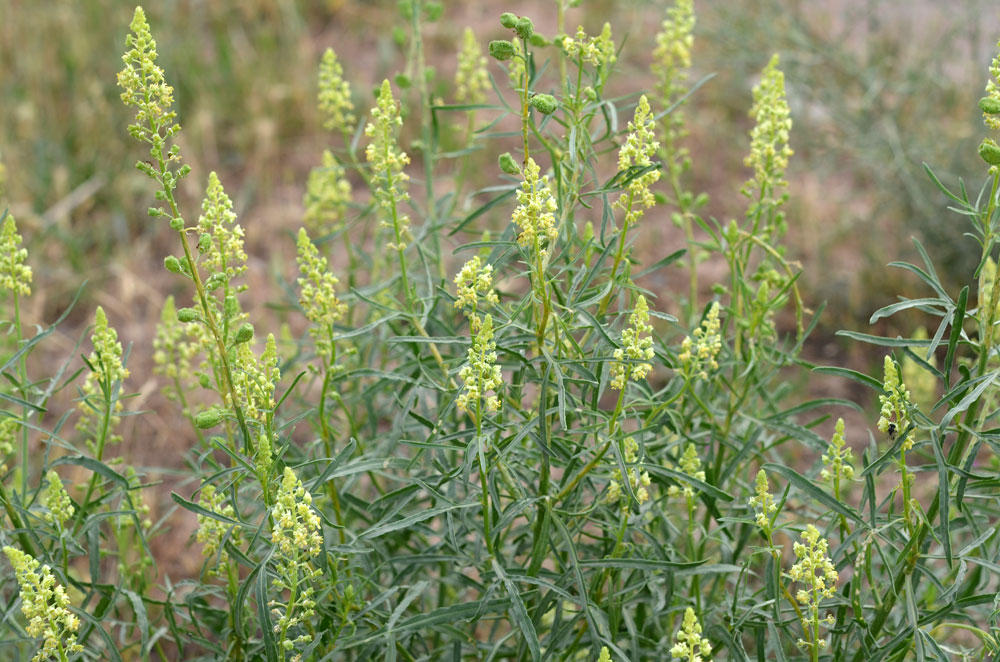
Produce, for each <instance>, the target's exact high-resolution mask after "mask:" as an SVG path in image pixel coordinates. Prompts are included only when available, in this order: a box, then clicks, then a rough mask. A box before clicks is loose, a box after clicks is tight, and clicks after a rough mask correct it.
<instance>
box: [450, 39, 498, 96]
mask: <svg viewBox="0 0 1000 662" xmlns="http://www.w3.org/2000/svg"><path fill="white" fill-rule="evenodd" d="M489 89H490V76H489V74H488V73H487V71H486V56H484V55H483V49H482V47H480V45H479V40H478V39H476V33H475V32H473V31H472V28H465V32H464V33H463V34H462V49H461V50H460V51H459V52H458V69H457V70H456V71H455V99H456V100H457V101H458V102H459V103H472V104H475V103H486V92H487V90H489Z"/></svg>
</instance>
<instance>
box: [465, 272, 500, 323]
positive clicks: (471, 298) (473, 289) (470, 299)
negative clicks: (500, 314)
mask: <svg viewBox="0 0 1000 662" xmlns="http://www.w3.org/2000/svg"><path fill="white" fill-rule="evenodd" d="M480 299H483V300H485V302H486V303H487V304H490V305H492V306H495V305H497V304H499V303H500V299H499V297H498V296H497V292H496V290H494V289H493V265H492V264H483V261H482V259H480V257H479V256H478V255H477V256H475V257H473V258H472V259H471V260H469V261H468V262H466V263H465V264H464V265H462V269H461V271H459V272H458V274H457V275H456V276H455V307H456V308H464V309H466V310H465V314H466V315H467V316H468V318H469V323H470V325H471V326H472V330H473V331H475V330H476V329H478V328H479V325H480V324H481V320H480V318H479V315H478V314H477V312H478V310H479V301H480Z"/></svg>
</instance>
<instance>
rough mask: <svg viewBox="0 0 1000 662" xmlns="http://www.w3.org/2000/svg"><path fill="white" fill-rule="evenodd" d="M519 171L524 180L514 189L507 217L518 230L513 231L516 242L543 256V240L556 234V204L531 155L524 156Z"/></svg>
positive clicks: (549, 239) (554, 238) (552, 238)
mask: <svg viewBox="0 0 1000 662" xmlns="http://www.w3.org/2000/svg"><path fill="white" fill-rule="evenodd" d="M523 174H524V181H523V182H521V190H519V191H518V192H517V203H518V205H517V208H516V209H515V210H514V216H513V218H512V219H511V220H512V221H513V222H514V225H516V226H517V227H518V228H520V230H521V232H520V233H519V234H518V235H517V243H518V245H520V246H521V247H523V248H530V249H532V251H533V252H535V251H537V252H538V254H539V255H540V257H541V259H543V260H544V259H545V256H546V255H547V254H548V251H547V249H546V248H544V244H545V242H547V241H555V240H556V239H557V238H558V237H559V230H558V229H557V228H556V215H555V212H556V210H557V209H558V208H559V205H558V204H557V203H556V199H555V197H553V195H552V190H551V189H550V188H549V178H548V176H545V177H541V176H540V174H541V168H539V167H538V164H537V163H535V160H534V159H533V158H530V157H529V158H528V162H527V163H526V164H525V166H524V173H523Z"/></svg>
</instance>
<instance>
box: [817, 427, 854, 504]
mask: <svg viewBox="0 0 1000 662" xmlns="http://www.w3.org/2000/svg"><path fill="white" fill-rule="evenodd" d="M852 462H854V452H853V451H851V448H850V446H848V445H847V444H846V442H845V441H844V419H842V418H838V419H837V425H836V427H835V428H834V431H833V438H832V439H831V440H830V447H829V448H828V449H827V451H826V453H824V454H823V470H822V471H821V472H820V476H821V477H822V478H823V480H829V481H832V482H834V483H835V484H836V485H837V487H838V488H839V486H840V481H841V480H851V479H852V478H854V466H853V465H852V464H851V463H852Z"/></svg>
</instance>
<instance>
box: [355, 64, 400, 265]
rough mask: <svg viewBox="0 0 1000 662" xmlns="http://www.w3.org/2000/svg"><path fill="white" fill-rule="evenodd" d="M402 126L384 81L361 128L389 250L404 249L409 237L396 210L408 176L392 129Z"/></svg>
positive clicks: (394, 102)
mask: <svg viewBox="0 0 1000 662" xmlns="http://www.w3.org/2000/svg"><path fill="white" fill-rule="evenodd" d="M402 125H403V118H402V117H401V116H400V114H399V104H397V103H396V101H395V100H394V99H393V98H392V88H391V87H390V85H389V81H388V80H384V81H382V87H381V88H380V90H379V95H378V101H377V102H376V104H375V107H374V108H372V121H371V122H370V123H369V124H368V126H366V127H365V135H366V136H368V137H369V138H371V142H370V143H368V147H367V148H365V158H367V159H368V163H370V164H371V166H372V174H373V175H374V177H373V184H374V185H375V198H376V200H377V201H378V205H379V207H380V208H381V209H382V213H383V215H384V217H385V218H387V219H389V220H383V221H382V224H383V225H384V226H386V227H389V228H392V230H393V232H394V233H395V240H394V242H391V243H389V244H388V246H389V248H390V249H392V250H399V251H402V250H403V249H404V248H406V242H405V239H406V237H408V235H409V229H410V219H409V217H408V216H406V215H404V214H401V213H400V212H399V209H398V205H399V203H400V202H403V201H404V200H409V198H410V195H409V193H407V192H406V183H407V182H408V181H409V179H410V178H409V176H408V175H407V174H406V173H405V172H403V169H404V168H405V167H406V165H407V164H408V163H409V162H410V157H408V156H407V155H406V152H404V151H402V150H401V149H400V148H399V145H398V143H397V142H396V129H397V128H398V127H400V126H402Z"/></svg>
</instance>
